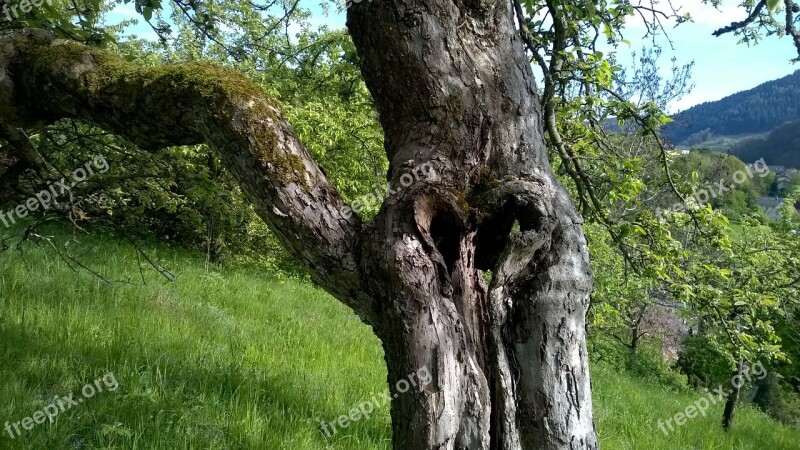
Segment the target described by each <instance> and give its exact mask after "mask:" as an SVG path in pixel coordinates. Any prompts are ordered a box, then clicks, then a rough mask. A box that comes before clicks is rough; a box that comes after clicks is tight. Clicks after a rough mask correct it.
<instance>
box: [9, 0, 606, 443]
mask: <svg viewBox="0 0 800 450" xmlns="http://www.w3.org/2000/svg"><path fill="white" fill-rule="evenodd" d="M348 28H349V29H350V32H351V34H352V36H353V39H354V41H355V43H356V45H357V47H358V50H359V54H360V56H361V64H362V71H363V74H364V77H365V80H366V82H367V85H368V87H369V89H370V90H371V92H372V93H373V96H374V98H375V101H376V104H377V107H378V110H379V112H380V120H381V122H382V125H383V127H384V130H385V135H386V152H387V156H388V158H389V161H390V171H389V174H388V180H389V182H390V183H391V185H392V191H390V192H393V194H392V195H390V196H389V197H388V198H387V199H386V200H385V202H384V204H383V205H382V207H381V210H380V212H379V213H378V215H377V217H376V218H375V219H374V220H373V221H372V222H370V223H368V224H363V223H361V221H360V220H359V219H358V218H357V217H354V216H352V214H349V213H348V212H347V211H346V210H345V209H344V208H343V206H344V205H343V203H342V201H341V200H340V198H339V196H338V193H337V192H336V190H335V189H334V188H333V187H332V186H331V185H330V183H329V182H328V181H327V179H326V177H325V174H324V172H322V170H321V169H320V168H319V167H318V166H317V165H316V163H315V162H314V161H313V160H311V158H310V156H309V155H308V153H307V152H306V150H305V149H304V148H303V147H302V145H301V144H300V143H299V142H297V140H296V138H295V136H294V134H293V132H292V131H291V128H290V127H289V125H288V124H287V123H285V121H284V120H283V119H282V117H281V116H280V114H279V113H278V111H277V109H276V108H275V107H274V106H273V105H272V103H271V102H270V101H269V100H268V99H266V98H265V97H263V92H260V91H259V92H260V93H259V92H256V90H255V89H254V88H253V86H252V85H251V84H250V83H249V82H247V81H246V80H243V79H241V77H238V76H237V75H235V74H231V73H230V72H227V71H223V70H218V69H214V68H210V67H208V66H206V65H192V66H175V67H170V68H166V69H165V68H157V69H155V70H150V69H142V68H137V67H132V66H130V65H127V64H126V63H124V62H122V61H119V60H117V59H114V58H112V57H110V56H109V55H107V54H106V53H103V52H102V51H99V50H89V49H87V48H86V47H83V46H80V45H78V44H74V43H72V44H71V43H65V42H63V41H55V40H54V39H53V38H52V37H47V36H45V35H44V34H42V33H41V32H29V31H26V32H19V33H18V35H16V36H12V37H11V38H10V39H6V40H3V39H0V121H5V122H9V123H11V124H13V125H14V126H20V127H25V126H36V125H39V124H41V123H47V122H51V121H54V120H57V119H59V118H63V117H72V118H79V119H84V120H90V121H92V122H94V123H96V124H98V125H100V126H102V127H104V128H106V129H107V130H109V131H113V132H116V133H118V134H121V135H123V136H125V137H127V138H128V139H130V140H131V141H133V142H134V143H136V144H138V145H139V146H141V147H143V148H146V149H155V148H160V147H164V146H169V145H189V144H196V143H206V144H208V145H210V146H211V147H213V148H215V149H216V150H217V151H219V153H220V155H221V159H222V161H223V162H224V163H225V165H226V167H227V168H228V169H229V170H231V172H232V173H233V174H234V175H235V176H236V178H237V179H238V181H239V182H240V184H241V185H242V187H243V191H244V192H245V193H246V194H247V195H248V197H249V198H250V199H251V201H252V202H253V203H254V206H255V209H256V211H257V212H258V213H259V214H260V215H261V217H263V218H264V219H265V220H266V221H267V222H268V223H269V224H270V226H271V227H272V228H273V229H274V230H275V231H276V234H277V236H278V237H279V238H280V239H281V240H282V242H283V243H284V244H285V245H286V246H287V248H288V249H289V250H290V251H292V252H293V253H294V255H296V256H297V257H298V259H300V260H302V262H303V263H304V264H305V265H306V267H307V268H308V270H309V272H310V273H311V275H312V277H313V278H314V280H315V281H316V282H318V283H319V284H320V285H321V286H322V287H323V288H325V289H326V290H328V291H329V292H330V293H332V294H333V295H334V296H336V297H337V298H339V299H340V300H341V301H342V302H344V303H345V304H347V305H349V306H350V307H352V308H353V309H354V310H355V311H356V312H357V313H358V314H359V316H360V317H361V318H362V320H363V321H364V322H365V323H368V324H369V325H371V326H372V327H373V329H374V330H375V333H376V334H377V335H378V337H379V338H380V340H381V342H382V343H383V347H384V351H385V359H386V364H387V366H388V373H389V380H388V381H389V383H390V386H397V385H398V382H401V381H403V380H406V381H410V380H407V377H408V375H409V374H413V373H418V371H419V370H421V369H423V368H425V369H427V370H428V371H429V372H430V374H431V375H432V377H431V382H430V383H429V384H426V385H422V384H420V383H416V386H415V387H414V388H413V389H411V390H410V391H408V392H405V393H397V395H396V396H395V397H394V398H393V400H392V406H391V408H392V424H393V425H392V427H393V443H394V448H396V449H398V450H399V449H403V450H408V449H411V450H423V449H454V450H455V449H497V450H517V449H544V450H549V449H595V448H597V447H598V445H597V441H596V436H595V430H594V423H593V419H592V399H591V387H590V378H589V371H588V356H587V352H586V345H585V328H584V324H585V316H586V311H587V308H588V302H589V293H590V291H591V289H592V278H591V274H590V270H589V263H588V251H587V247H586V240H585V238H584V235H583V230H582V226H581V224H582V220H581V218H580V216H579V215H578V213H577V211H576V210H575V207H574V206H573V204H572V202H571V201H570V198H569V196H568V195H567V192H566V190H565V189H564V187H563V186H562V185H561V184H560V183H559V182H558V180H557V179H556V178H555V176H554V175H553V173H552V171H551V168H550V164H549V161H548V157H547V152H546V149H545V145H544V137H543V130H542V123H541V106H540V103H539V98H538V96H537V95H536V92H535V86H534V80H533V75H532V72H531V68H530V63H529V61H528V59H527V58H526V56H525V54H524V51H523V45H522V43H521V41H520V38H519V36H518V34H517V32H516V29H515V26H514V16H513V11H512V5H511V2H491V1H488V0H455V1H454V0H382V1H373V2H361V3H358V4H355V5H353V6H352V7H351V8H350V9H349V10H348ZM32 80H35V81H32ZM153 117H158V118H159V120H152V118H153ZM485 278H490V281H489V282H488V283H487V281H485Z"/></svg>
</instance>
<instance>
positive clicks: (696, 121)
mask: <svg viewBox="0 0 800 450" xmlns="http://www.w3.org/2000/svg"><path fill="white" fill-rule="evenodd" d="M798 87H800V70H799V71H796V72H795V73H793V74H792V75H789V76H787V77H784V78H781V79H778V80H774V81H770V82H767V83H764V84H762V85H760V86H758V87H755V88H753V89H750V90H749V91H743V92H739V93H737V94H734V95H731V96H729V97H725V98H723V99H722V100H719V101H716V102H707V103H703V104H700V105H697V106H694V107H692V108H689V109H687V110H686V111H683V112H681V113H679V114H676V115H675V116H674V117H673V119H674V120H675V122H674V123H672V124H670V125H669V126H667V127H666V129H665V130H664V136H666V137H667V138H669V139H670V141H672V143H673V144H676V145H677V144H684V143H685V141H686V140H687V139H689V138H691V137H693V135H695V134H698V133H703V134H707V135H708V137H711V136H712V135H713V136H724V135H740V134H749V133H766V132H768V131H771V130H773V129H774V128H775V127H777V126H780V125H782V124H784V123H786V122H789V121H794V120H800V89H798ZM702 140H703V139H700V141H702ZM686 144H687V145H690V144H689V143H686Z"/></svg>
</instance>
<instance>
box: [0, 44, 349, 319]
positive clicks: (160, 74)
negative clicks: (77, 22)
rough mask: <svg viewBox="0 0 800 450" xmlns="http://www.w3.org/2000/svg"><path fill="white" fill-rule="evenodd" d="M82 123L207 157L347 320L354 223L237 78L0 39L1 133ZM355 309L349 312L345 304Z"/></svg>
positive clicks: (281, 125) (257, 93)
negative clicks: (215, 157) (202, 147)
mask: <svg viewBox="0 0 800 450" xmlns="http://www.w3.org/2000/svg"><path fill="white" fill-rule="evenodd" d="M62 118H72V119H79V120H85V121H89V122H92V123H94V124H97V125H98V126H100V127H101V128H104V129H106V130H108V131H109V132H112V133H115V134H117V135H119V136H122V137H124V138H126V139H128V140H130V141H131V142H133V143H135V144H136V145H138V146H139V147H141V148H143V149H145V150H155V149H161V148H164V147H170V146H180V145H197V144H207V145H209V146H210V147H212V148H214V149H216V150H217V151H218V152H219V154H220V157H221V159H222V161H223V162H224V163H225V165H226V167H227V168H228V169H229V170H230V171H231V172H232V173H233V175H234V176H235V177H236V178H237V180H238V181H239V183H240V185H241V186H242V189H243V191H244V192H245V194H246V195H247V197H248V198H249V200H251V201H252V203H253V205H254V206H255V209H256V211H257V212H258V213H259V215H260V216H261V217H262V218H263V219H264V220H265V221H266V222H267V223H268V224H270V225H271V227H272V228H273V229H274V230H275V232H276V234H277V235H278V236H279V238H280V239H281V240H282V241H283V243H284V244H285V245H286V246H287V247H288V248H289V250H290V251H292V252H293V253H294V255H295V256H296V257H297V258H299V259H301V260H302V261H303V262H304V264H305V265H306V266H307V267H308V268H309V271H310V272H311V275H312V277H313V278H314V279H315V280H316V281H317V282H319V283H320V284H321V285H322V286H323V287H324V288H326V289H327V290H328V291H329V292H331V293H332V294H334V295H335V296H337V297H339V298H340V299H342V300H344V301H346V303H348V304H349V305H350V306H352V307H354V308H355V309H356V310H357V311H363V310H364V308H363V306H364V305H361V304H357V303H360V301H359V302H356V301H355V300H354V297H358V295H357V294H354V293H355V292H357V291H358V287H359V284H360V283H359V276H358V270H357V264H356V260H355V256H354V255H355V254H356V252H355V251H354V250H353V247H354V245H356V242H357V241H358V239H357V233H358V231H359V228H360V224H359V222H358V219H357V218H356V217H354V216H350V215H344V214H342V213H341V211H343V209H344V208H343V206H344V204H343V201H342V200H341V198H340V196H339V194H338V192H337V191H336V189H335V188H334V187H333V186H332V185H331V184H330V182H329V181H328V180H327V178H326V177H325V175H324V173H323V171H322V170H321V169H320V167H319V166H318V164H317V163H316V162H315V161H314V160H313V159H312V158H311V156H310V155H309V154H308V152H307V151H306V149H305V148H304V147H303V145H302V144H301V143H300V142H299V141H298V139H297V136H296V135H295V133H294V131H293V130H292V128H291V126H290V125H289V124H288V123H287V122H286V120H285V119H284V118H283V117H282V116H281V113H280V111H279V109H278V108H277V107H276V106H275V104H274V102H273V101H272V100H270V99H269V98H268V97H267V96H266V95H265V93H264V91H263V90H262V89H261V87H260V86H258V85H256V84H255V83H253V82H252V81H250V80H249V79H247V78H246V77H244V76H243V75H241V74H238V73H236V72H234V71H231V70H227V69H224V68H221V67H218V66H214V65H212V64H209V63H202V62H198V63H189V64H180V65H164V66H157V67H142V66H139V65H136V64H133V63H130V62H127V61H125V60H123V59H122V58H120V57H119V56H117V55H114V54H112V53H111V52H108V51H105V50H102V49H97V48H90V47H87V46H84V45H82V44H79V43H76V42H71V41H64V40H58V39H56V38H55V37H54V36H53V35H51V34H50V33H48V32H45V31H42V30H30V29H28V30H17V31H14V32H10V33H6V34H4V35H0V122H3V123H5V124H6V125H11V126H17V127H24V128H32V127H36V126H41V125H43V124H47V123H52V122H53V121H56V120H59V119H62ZM354 302H355V303H354Z"/></svg>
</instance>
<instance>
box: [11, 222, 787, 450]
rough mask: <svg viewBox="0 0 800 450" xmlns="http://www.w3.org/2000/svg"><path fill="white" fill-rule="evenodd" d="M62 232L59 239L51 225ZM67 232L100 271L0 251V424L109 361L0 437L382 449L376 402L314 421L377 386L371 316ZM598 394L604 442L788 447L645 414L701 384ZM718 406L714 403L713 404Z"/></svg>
mask: <svg viewBox="0 0 800 450" xmlns="http://www.w3.org/2000/svg"><path fill="white" fill-rule="evenodd" d="M54 234H56V235H58V236H59V237H58V238H57V239H56V240H57V241H58V242H63V240H64V239H65V238H66V237H65V235H63V233H59V232H54ZM80 240H81V243H80V244H76V243H73V244H71V246H70V248H71V251H72V252H73V254H75V255H77V256H79V259H80V261H82V262H83V263H85V264H87V265H88V266H90V267H91V268H92V269H93V270H95V271H97V272H98V273H100V274H102V275H103V276H104V277H106V278H108V279H111V280H115V282H114V283H113V284H110V285H109V284H105V283H104V282H102V281H101V280H100V279H99V278H97V277H96V276H94V275H92V274H90V273H88V272H87V271H85V270H82V269H78V270H76V271H73V270H71V269H70V268H69V267H68V265H67V264H66V263H65V262H64V261H63V260H62V259H61V258H59V257H58V256H57V255H56V253H55V252H54V251H53V249H52V248H51V247H49V246H48V245H45V244H43V245H42V246H40V247H35V246H26V247H25V248H24V251H23V252H22V253H17V252H15V251H14V250H7V251H6V252H3V253H0V379H2V383H0V426H2V425H4V423H5V422H6V421H9V422H16V421H19V420H21V419H23V418H24V417H27V416H30V415H31V414H32V413H33V412H34V411H37V410H39V409H41V408H42V407H43V406H44V405H45V404H46V403H47V402H48V401H49V400H50V399H52V398H53V397H54V396H56V395H59V396H66V395H68V394H70V393H73V392H75V393H78V391H79V390H80V388H81V387H82V386H83V385H84V384H86V383H88V382H90V381H92V380H94V379H96V378H98V377H100V376H102V375H103V374H105V373H106V372H113V373H114V374H115V376H116V379H117V381H118V382H119V388H118V389H117V390H116V391H114V392H107V391H106V392H101V393H98V394H97V395H95V396H94V397H93V398H91V399H89V400H86V402H85V403H83V404H81V405H79V406H76V407H73V408H72V409H70V410H68V411H66V412H64V413H62V414H61V415H59V416H58V417H57V419H56V421H55V422H54V423H52V424H48V423H44V424H41V425H36V426H35V427H34V428H33V429H32V430H31V431H27V432H25V433H24V434H23V435H22V436H21V437H17V438H16V439H14V440H12V439H10V437H9V435H8V434H7V433H6V432H5V430H2V429H0V433H2V434H0V448H29V449H42V448H47V449H72V448H119V449H170V450H171V449H184V448H198V449H209V448H213V449H250V448H252V449H326V448H331V449H333V448H335V449H386V448H389V446H390V445H389V442H390V435H391V429H390V421H389V412H388V408H387V407H383V408H379V409H378V410H377V411H376V412H375V413H374V415H373V417H372V418H371V419H369V420H361V421H359V422H355V423H353V424H351V425H350V426H349V427H348V428H347V429H345V430H343V431H341V432H339V433H337V434H336V435H334V436H333V437H332V438H326V437H325V435H324V434H323V433H322V432H321V431H320V421H321V420H325V421H332V420H334V419H336V418H337V417H338V416H340V415H342V414H346V413H347V412H348V411H349V410H350V409H351V408H353V407H355V406H357V405H358V403H360V402H362V401H364V400H366V399H369V398H371V397H372V396H373V394H375V393H377V392H381V391H384V390H386V385H385V380H386V371H385V366H384V364H383V354H382V350H381V347H380V344H379V342H378V341H377V339H376V338H375V337H374V336H373V335H372V333H371V330H370V329H369V328H368V327H366V326H364V325H362V324H360V323H359V322H357V321H356V320H354V319H353V317H352V315H351V313H350V311H349V310H348V309H347V308H346V307H344V306H342V305H341V304H339V303H338V302H336V301H335V300H333V299H332V298H331V297H330V296H328V295H327V294H325V293H324V292H323V291H321V290H319V289H317V288H315V287H313V286H310V285H308V284H305V283H302V282H299V281H294V280H291V279H282V278H280V277H277V276H274V275H272V274H268V273H259V272H257V271H239V272H227V271H220V270H218V269H209V268H208V267H207V266H206V265H205V263H204V260H203V258H202V256H201V255H195V254H191V253H188V252H185V251H180V250H175V249H170V248H167V247H164V246H148V247H147V252H148V254H149V255H150V256H151V257H152V258H155V259H156V260H157V261H158V262H159V263H160V264H162V265H163V266H165V267H166V268H168V269H170V270H171V271H172V272H174V273H175V274H176V275H177V280H176V281H175V282H174V283H170V282H167V281H165V280H163V279H161V278H159V276H158V275H157V274H156V273H155V272H154V271H153V270H149V269H147V268H146V267H145V268H144V272H143V273H144V280H142V274H141V273H140V270H139V261H138V260H137V257H136V253H135V252H134V250H133V249H132V247H130V246H129V245H123V244H119V243H117V242H115V241H113V240H110V239H108V238H105V237H103V236H101V235H92V236H84V237H81V238H80ZM594 385H595V389H596V391H597V392H596V396H595V407H596V411H597V416H598V427H599V432H600V435H601V439H602V442H603V445H604V447H605V448H609V449H628V448H630V449H684V448H686V449H693V448H702V449H712V448H713V449H717V448H719V449H722V448H725V449H728V448H753V449H761V448H770V449H789V448H800V447H799V446H798V445H797V444H796V442H797V435H798V434H797V431H796V430H789V429H788V428H784V427H780V426H778V425H777V424H775V423H774V422H772V421H770V420H769V419H767V418H766V417H765V416H763V415H761V414H759V413H756V412H755V411H751V410H749V409H746V410H743V411H742V412H741V414H739V415H738V416H737V420H736V426H735V429H734V431H733V432H732V433H730V434H725V433H723V432H722V431H721V430H720V427H719V426H718V422H719V416H720V412H719V411H717V410H716V409H715V410H714V411H712V416H710V417H707V418H705V419H694V420H692V421H690V423H688V424H687V425H685V426H684V427H682V428H680V429H679V430H678V431H677V432H676V433H675V434H674V435H672V436H670V437H666V436H664V435H663V434H662V433H661V431H659V430H658V428H657V427H656V426H655V420H657V419H659V418H668V417H670V416H672V415H673V414H675V413H676V412H678V411H680V410H682V409H683V408H684V407H685V406H686V405H688V404H690V403H691V402H693V401H694V400H696V398H698V397H697V396H699V395H701V394H699V393H698V394H697V396H694V395H692V394H691V393H682V394H675V393H671V392H669V391H667V390H662V389H660V388H659V387H657V386H648V385H645V384H644V383H643V382H641V381H638V380H635V379H632V378H628V377H626V376H625V375H622V374H619V373H617V372H616V371H614V370H612V369H609V368H606V367H603V366H599V367H597V368H596V370H595V377H594ZM717 409H719V407H717Z"/></svg>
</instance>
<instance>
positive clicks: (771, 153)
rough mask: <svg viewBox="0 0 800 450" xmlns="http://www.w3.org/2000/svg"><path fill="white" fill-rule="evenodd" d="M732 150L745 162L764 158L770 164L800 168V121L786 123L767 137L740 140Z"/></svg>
mask: <svg viewBox="0 0 800 450" xmlns="http://www.w3.org/2000/svg"><path fill="white" fill-rule="evenodd" d="M730 151H731V153H733V154H734V155H736V156H738V157H739V158H740V159H741V160H742V161H744V162H754V161H756V160H758V159H760V158H764V160H765V161H766V162H767V164H769V165H770V166H787V167H794V168H797V169H800V121H798V122H789V123H786V124H784V125H782V126H780V127H778V128H776V129H774V130H772V132H771V133H769V134H768V135H767V136H766V137H755V138H750V139H745V140H743V141H740V142H739V143H737V144H735V145H734V146H732V147H731V148H730Z"/></svg>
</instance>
